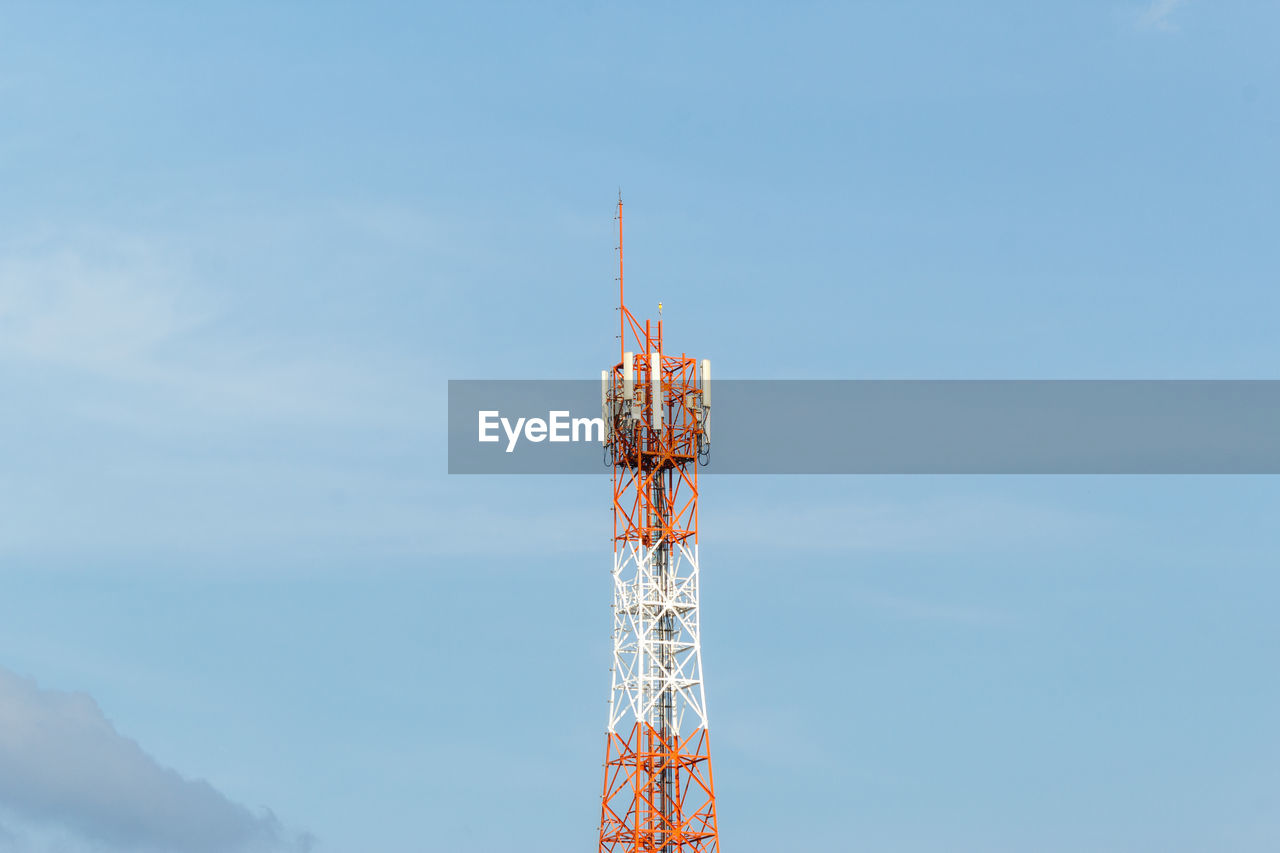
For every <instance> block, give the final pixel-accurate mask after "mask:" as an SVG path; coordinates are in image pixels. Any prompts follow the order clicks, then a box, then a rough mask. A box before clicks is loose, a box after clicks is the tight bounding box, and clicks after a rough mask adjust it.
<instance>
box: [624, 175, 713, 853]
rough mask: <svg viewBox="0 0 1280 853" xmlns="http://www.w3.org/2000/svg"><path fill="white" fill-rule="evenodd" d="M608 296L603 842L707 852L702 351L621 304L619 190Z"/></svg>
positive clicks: (649, 850)
mask: <svg viewBox="0 0 1280 853" xmlns="http://www.w3.org/2000/svg"><path fill="white" fill-rule="evenodd" d="M659 307H661V306H659ZM618 310H619V314H620V317H619V324H618V330H619V351H620V356H621V357H620V360H619V361H618V363H617V364H615V365H614V366H613V367H612V369H609V370H603V371H601V376H600V379H601V388H600V405H601V409H602V414H603V417H604V422H605V434H604V442H605V458H606V461H607V462H609V463H610V464H611V466H612V468H613V667H612V673H613V687H612V691H611V692H610V694H609V725H608V730H607V733H606V740H605V764H604V769H605V774H604V795H603V801H602V803H601V809H600V851H601V853H622V851H631V853H686V851H699V853H701V852H702V851H710V853H718V851H719V849H720V838H719V833H718V832H717V829H716V795H715V787H714V786H713V785H712V781H711V749H710V743H709V741H708V736H707V704H706V698H705V695H704V691H703V685H702V646H701V643H700V637H699V635H700V630H699V621H698V468H699V465H700V463H705V462H706V461H707V458H708V455H709V453H710V450H711V441H710V416H711V363H710V362H709V361H706V360H703V361H701V362H699V361H698V360H697V359H695V358H692V357H690V356H688V355H685V354H684V353H681V354H680V355H669V354H667V353H664V352H663V348H662V320H661V319H659V320H658V322H657V323H656V324H652V323H651V322H650V321H648V320H646V321H645V322H644V325H641V324H640V322H639V321H637V320H636V318H635V317H634V316H633V315H632V313H631V312H630V311H629V310H627V305H626V300H625V297H624V293H623V284H622V198H621V196H619V198H618ZM629 347H630V348H629Z"/></svg>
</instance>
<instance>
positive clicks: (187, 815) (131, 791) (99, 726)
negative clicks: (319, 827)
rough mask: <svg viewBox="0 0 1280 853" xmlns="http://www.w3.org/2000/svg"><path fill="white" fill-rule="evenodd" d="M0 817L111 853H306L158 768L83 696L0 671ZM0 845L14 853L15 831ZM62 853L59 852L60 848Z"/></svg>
mask: <svg viewBox="0 0 1280 853" xmlns="http://www.w3.org/2000/svg"><path fill="white" fill-rule="evenodd" d="M0 809H2V810H3V811H4V812H5V813H6V814H7V815H9V816H12V817H13V818H16V819H17V820H18V821H20V822H21V824H23V825H29V826H30V827H31V833H33V834H35V835H36V836H38V837H48V835H49V834H51V833H52V834H56V835H59V836H60V835H62V834H65V835H66V836H67V837H69V838H72V839H79V840H81V841H85V842H88V843H89V844H91V845H93V846H97V847H106V848H108V849H112V850H129V851H157V853H250V851H254V853H259V852H261V853H265V851H280V850H306V849H308V848H309V847H310V838H309V837H308V836H298V837H293V838H290V837H288V836H287V834H286V833H285V832H284V831H283V830H282V828H281V826H280V824H279V822H278V821H277V820H276V818H275V817H274V816H273V815H271V814H270V813H269V812H262V813H255V812H253V811H251V810H249V809H248V808H246V807H245V806H242V805H239V804H238V803H235V802H233V801H231V800H230V799H228V798H227V797H226V796H225V795H223V794H222V793H220V792H219V791H218V790H216V789H215V788H214V787H213V786H212V785H210V784H209V783H208V782H205V781H203V780H192V779H187V778H184V777H183V776H181V775H179V774H178V773H177V772H176V771H174V770H171V769H169V768H166V767H162V766H161V765H160V764H158V763H156V761H155V760H154V759H152V758H151V757H150V756H149V755H147V754H146V753H145V752H144V751H143V750H142V748H141V747H139V746H138V744H137V743H135V742H134V741H132V740H130V739H129V738H126V737H124V736H123V735H121V734H120V733H119V732H117V731H116V729H115V727H114V726H113V725H112V724H111V722H110V721H109V720H108V719H107V718H106V717H105V716H104V715H103V713H102V711H101V709H99V707H98V705H97V703H95V702H94V701H93V699H91V698H90V697H89V696H87V695H85V694H83V693H67V692H63V691H59V690H50V689H45V688H41V687H40V686H38V685H37V684H36V683H35V682H34V681H32V680H31V679H27V678H22V677H20V676H18V675H16V674H14V673H12V672H10V671H8V670H6V669H4V668H0ZM5 834H6V835H7V836H8V839H7V840H5V839H4V838H3V837H2V836H0V843H4V844H6V845H7V846H9V847H17V848H19V849H23V848H24V847H28V846H30V842H29V841H28V842H26V843H24V842H23V836H24V835H25V834H26V833H24V832H23V829H22V827H21V826H18V825H16V824H14V823H9V825H8V827H7V829H6V830H5ZM59 846H61V845H59Z"/></svg>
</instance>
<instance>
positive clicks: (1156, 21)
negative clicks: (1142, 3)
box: [1138, 0, 1187, 32]
mask: <svg viewBox="0 0 1280 853" xmlns="http://www.w3.org/2000/svg"><path fill="white" fill-rule="evenodd" d="M1186 4H1187V0H1151V2H1150V4H1149V5H1148V6H1147V7H1146V8H1145V9H1143V10H1142V11H1141V12H1139V13H1138V26H1139V27H1141V28H1143V29H1147V30H1164V31H1166V32H1169V31H1172V30H1176V29H1177V28H1178V26H1177V23H1176V22H1175V21H1174V20H1173V13H1174V12H1176V11H1177V10H1178V9H1179V8H1181V7H1183V6H1185V5H1186Z"/></svg>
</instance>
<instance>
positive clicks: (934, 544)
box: [702, 495, 1100, 553]
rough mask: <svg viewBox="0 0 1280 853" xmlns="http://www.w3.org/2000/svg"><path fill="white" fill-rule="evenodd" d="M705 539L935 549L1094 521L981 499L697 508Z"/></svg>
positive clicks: (1071, 528) (825, 547) (987, 543)
mask: <svg viewBox="0 0 1280 853" xmlns="http://www.w3.org/2000/svg"><path fill="white" fill-rule="evenodd" d="M702 515H703V518H704V519H705V518H708V516H714V520H713V521H711V522H708V524H707V531H708V533H707V534H704V541H708V542H715V543H724V544H734V545H748V546H756V547H786V548H792V549H796V548H799V549H804V550H809V551H831V552H837V551H854V552H896V553H938V552H947V551H954V550H957V549H981V548H991V547H996V548H1008V547H1013V548H1017V547H1021V546H1025V545H1026V544H1028V543H1035V542H1043V541H1045V540H1052V539H1058V538H1063V537H1068V536H1073V535H1078V534H1080V533H1083V532H1088V531H1096V529H1097V527H1098V526H1099V524H1100V522H1099V521H1098V520H1097V519H1095V518H1091V517H1088V516H1084V515H1081V514H1078V513H1074V512H1068V511H1066V510H1062V509H1059V508H1056V507H1051V506H1036V505H1034V504H1029V503H1026V502H1016V501H1010V500H1002V499H997V498H988V497H984V496H978V495H975V496H969V497H964V496H957V497H951V498H939V499H928V500H916V501H900V502H892V501H884V502H864V503H860V504H835V505H811V506H789V505H783V506H778V507H770V508H767V509H765V510H763V511H761V510H759V509H757V510H756V511H754V512H748V511H744V510H743V509H742V508H735V507H733V506H723V507H713V508H710V509H704V510H702Z"/></svg>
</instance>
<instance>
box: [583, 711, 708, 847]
mask: <svg viewBox="0 0 1280 853" xmlns="http://www.w3.org/2000/svg"><path fill="white" fill-rule="evenodd" d="M719 850H720V837H719V834H718V832H717V831H716V795H715V787H714V785H713V784H712V779H711V747H710V743H709V742H708V739H707V730H706V729H705V728H702V727H699V728H697V729H695V730H694V731H693V732H692V733H691V734H689V735H688V736H686V737H684V738H681V737H680V736H679V735H678V734H677V735H670V736H668V735H664V734H663V733H662V732H661V731H659V730H658V729H656V728H654V727H653V726H651V725H649V724H648V723H636V724H635V725H634V726H632V728H631V731H630V732H629V733H628V734H627V736H625V737H624V736H623V735H621V734H618V733H615V732H610V733H609V734H608V735H606V745H605V765H604V799H603V802H602V804H601V811H600V851H601V853H623V851H630V853H686V851H699V853H703V851H706V853H719Z"/></svg>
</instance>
